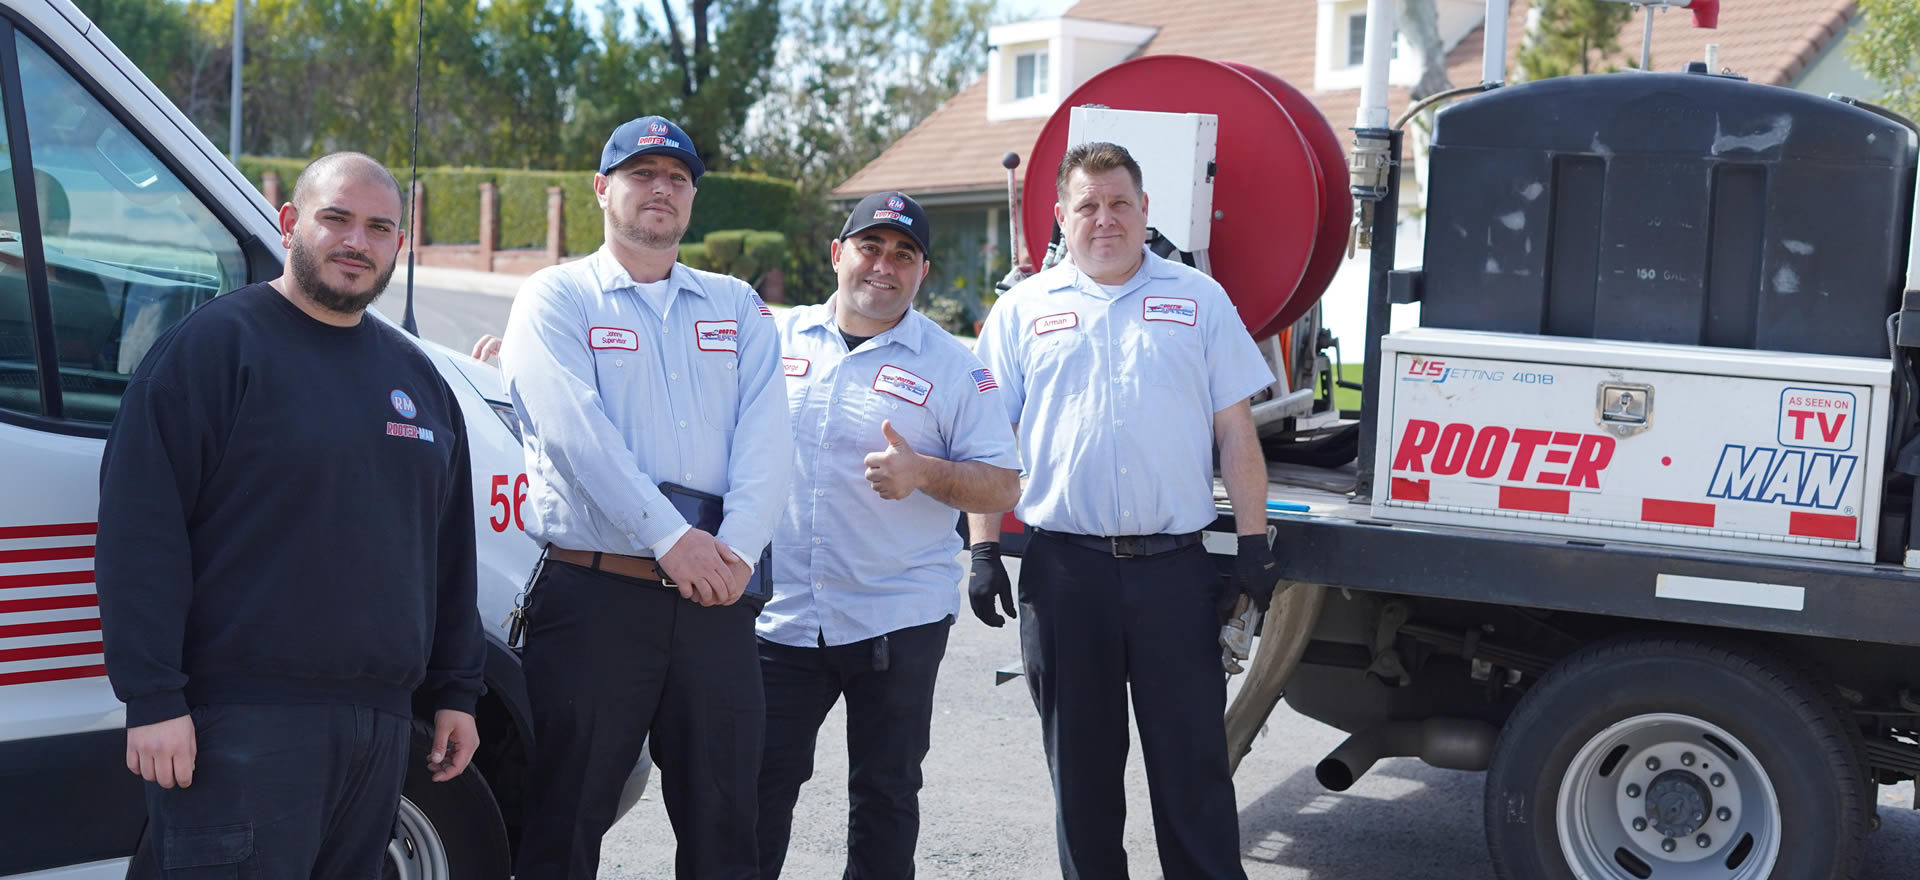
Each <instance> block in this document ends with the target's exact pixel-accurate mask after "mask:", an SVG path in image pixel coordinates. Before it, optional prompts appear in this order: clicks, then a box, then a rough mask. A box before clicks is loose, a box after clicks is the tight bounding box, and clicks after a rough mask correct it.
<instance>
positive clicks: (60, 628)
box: [0, 617, 100, 639]
mask: <svg viewBox="0 0 1920 880" xmlns="http://www.w3.org/2000/svg"><path fill="white" fill-rule="evenodd" d="M99 631H100V618H98V617H82V618H80V619H79V620H46V621H41V622H40V623H16V624H13V625H11V626H0V639H11V638H17V637H19V636H50V635H53V634H55V633H83V632H99Z"/></svg>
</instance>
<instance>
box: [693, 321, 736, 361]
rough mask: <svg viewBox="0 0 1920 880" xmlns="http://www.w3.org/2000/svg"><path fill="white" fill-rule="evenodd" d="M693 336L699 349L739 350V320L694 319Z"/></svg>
mask: <svg viewBox="0 0 1920 880" xmlns="http://www.w3.org/2000/svg"><path fill="white" fill-rule="evenodd" d="M693 338H694V340H695V341H696V342H697V343H698V344H699V346H700V350H701V351H731V352H734V353H735V354H738V353H739V352H740V322H739V321H695V322H693Z"/></svg>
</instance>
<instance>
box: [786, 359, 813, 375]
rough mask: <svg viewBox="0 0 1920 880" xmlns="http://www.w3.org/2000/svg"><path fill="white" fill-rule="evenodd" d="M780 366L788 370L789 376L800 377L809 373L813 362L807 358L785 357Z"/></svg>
mask: <svg viewBox="0 0 1920 880" xmlns="http://www.w3.org/2000/svg"><path fill="white" fill-rule="evenodd" d="M780 366H781V367H782V368H783V369H785V370H786V372H787V376H788V377H789V378H799V377H801V376H805V375H806V374H807V370H808V369H809V368H811V367H812V366H813V362H812V361H809V360H807V359H806V358H794V357H783V358H781V359H780Z"/></svg>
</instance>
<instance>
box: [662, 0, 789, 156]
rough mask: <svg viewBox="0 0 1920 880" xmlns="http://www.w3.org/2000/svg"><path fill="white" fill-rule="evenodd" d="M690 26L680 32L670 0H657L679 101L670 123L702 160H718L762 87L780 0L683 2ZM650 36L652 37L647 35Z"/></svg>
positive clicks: (776, 29)
mask: <svg viewBox="0 0 1920 880" xmlns="http://www.w3.org/2000/svg"><path fill="white" fill-rule="evenodd" d="M682 2H684V3H685V4H686V10H685V12H686V15H685V16H684V17H685V18H686V19H687V20H688V22H689V25H690V26H689V27H686V28H682V27H681V24H680V22H681V18H682V16H681V15H680V14H678V13H676V12H675V10H674V6H675V0H660V9H661V13H662V15H663V16H664V17H665V18H666V29H665V31H664V32H658V33H659V37H660V38H661V39H662V40H664V42H665V46H666V49H667V57H668V58H669V59H670V61H671V68H670V69H671V70H672V71H673V76H674V78H675V79H676V80H677V82H676V85H677V86H678V90H679V94H680V100H679V108H678V112H677V113H676V114H675V115H676V116H677V119H676V120H675V121H677V122H679V123H680V127H681V128H683V129H685V130H686V132H687V136H688V137H691V138H693V142H694V147H695V150H694V151H695V152H696V153H698V154H699V156H700V159H701V161H703V162H705V161H711V160H713V159H716V158H721V157H722V156H723V154H722V152H721V150H720V145H721V144H725V143H731V142H732V141H733V137H734V135H736V134H737V133H738V132H739V130H740V126H741V124H742V123H744V122H745V121H746V118H747V111H748V110H750V109H751V108H752V107H753V105H754V104H755V103H756V102H758V101H759V100H760V97H761V95H762V94H764V93H765V91H766V87H767V76H768V70H767V68H768V67H769V66H770V65H771V64H772V63H773V58H774V42H775V40H776V38H777V37H778V36H779V33H780V4H779V0H682ZM650 33H651V32H650Z"/></svg>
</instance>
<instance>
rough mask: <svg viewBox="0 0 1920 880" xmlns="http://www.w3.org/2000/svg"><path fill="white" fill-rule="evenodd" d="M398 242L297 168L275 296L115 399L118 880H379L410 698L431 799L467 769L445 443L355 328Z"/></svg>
mask: <svg viewBox="0 0 1920 880" xmlns="http://www.w3.org/2000/svg"><path fill="white" fill-rule="evenodd" d="M400 217H401V198H400V187H399V185H398V184H397V183H396V182H395V181H394V178H393V175H392V174H391V173H389V172H388V171H387V170H386V169H385V168H383V167H381V166H380V164H379V163H377V162H375V161H374V160H373V159H371V158H369V157H367V156H364V155H361V154H358V153H336V154H333V155H330V156H326V157H323V158H321V159H318V160H316V161H315V162H314V163H313V164H311V165H309V166H308V167H307V169H306V170H305V171H303V172H302V173H301V175H300V178H299V180H298V182H297V183H296V184H295V185H294V190H293V201H292V203H291V204H288V205H286V206H284V207H282V208H281V209H280V231H281V243H282V244H283V245H284V246H285V247H287V248H288V249H289V252H288V257H287V264H286V272H285V274H283V275H282V276H281V277H279V278H277V279H274V280H273V281H270V282H266V283H259V284H251V285H248V286H245V287H241V288H239V289H237V290H234V291H233V292H231V293H228V294H226V295H224V296H221V297H219V298H217V299H215V300H213V301H212V302H210V303H208V304H207V305H205V306H203V307H201V308H200V309H198V310H196V311H194V312H193V313H192V314H190V315H188V316H187V317H186V318H185V319H184V320H182V321H181V322H180V323H178V324H176V325H175V326H174V327H172V328H171V329H169V330H168V331H167V332H166V333H164V334H162V335H161V336H160V338H159V339H158V340H157V341H156V342H155V343H154V345H153V347H152V349H151V351H150V352H149V353H148V354H147V356H146V358H145V360H143V361H142V362H141V364H140V366H139V368H138V369H136V370H135V371H134V374H133V377H132V379H131V380H130V382H129V384H128V387H127V393H126V396H125V399H124V403H123V404H122V407H121V410H120V414H119V417H118V418H117V419H116V420H115V421H114V424H113V428H112V431H111V433H110V434H109V435H108V437H107V446H106V452H105V455H104V457H103V459H102V462H101V467H100V483H101V486H100V532H99V540H98V548H97V551H96V552H97V560H96V561H97V565H96V570H97V582H98V589H99V596H100V620H101V627H102V629H103V630H104V631H105V641H106V664H107V675H108V678H109V680H110V681H111V682H112V684H113V689H114V693H115V694H116V695H118V696H119V697H120V699H121V700H122V701H124V702H125V703H126V704H127V769H129V770H131V771H133V772H134V773H136V774H139V775H140V776H141V777H142V778H144V779H146V780H147V781H148V785H147V810H148V814H149V825H148V830H147V844H146V845H145V846H144V847H143V849H142V852H141V853H140V855H139V856H137V857H136V858H135V860H134V865H133V868H132V876H159V875H161V874H163V873H165V874H167V875H169V876H171V875H172V872H174V871H177V870H181V869H188V868H194V869H202V870H205V869H219V868H227V870H229V871H237V872H238V875H240V876H260V877H303V878H305V877H312V878H335V877H339V878H345V877H354V878H364V877H372V876H377V875H378V873H379V870H380V868H379V865H380V860H381V859H382V858H383V857H384V853H385V850H386V846H387V842H388V840H389V837H390V835H391V830H392V827H393V821H394V815H395V810H396V807H397V805H398V803H399V800H400V791H401V788H402V786H403V784H404V782H405V779H406V761H407V755H408V751H409V747H410V745H411V736H412V717H413V707H414V706H415V705H416V696H417V698H418V705H421V706H422V707H423V708H425V709H430V710H433V713H434V718H433V721H434V734H433V743H432V745H431V747H430V749H429V755H428V767H429V768H430V769H431V770H432V771H433V772H434V776H433V778H434V779H435V780H436V781H445V780H448V779H452V778H453V777H455V776H457V775H459V773H460V772H461V771H462V770H464V769H465V768H466V766H467V762H468V761H469V760H471V758H472V757H473V754H474V749H475V747H476V746H477V745H478V744H479V736H478V735H477V733H476V732H475V729H474V721H473V710H474V703H475V701H476V700H477V699H478V697H479V695H480V693H481V690H482V685H481V679H480V671H481V663H482V661H483V656H484V655H483V651H484V642H483V640H482V639H483V637H482V635H481V630H480V623H479V619H478V615H477V612H476V610H475V607H474V578H475V564H474V531H473V516H472V506H473V494H472V488H471V482H472V481H471V476H470V474H469V468H468V461H467V438H466V431H465V425H464V422H463V421H462V419H461V414H460V409H459V405H458V403H457V402H456V400H455V398H454V396H453V392H452V390H451V389H449V388H448V387H447V385H446V383H445V382H444V381H443V380H442V379H441V378H440V375H439V373H438V372H436V371H435V369H434V366H433V363H432V362H431V361H430V360H428V359H427V357H426V355H425V354H423V353H422V352H421V351H420V350H419V349H418V348H417V347H415V346H414V344H413V343H412V342H411V341H409V340H408V339H407V338H406V337H405V336H404V335H402V334H401V333H400V332H399V331H397V330H395V329H393V328H392V327H390V326H388V325H387V324H384V323H382V322H381V321H379V320H376V319H370V318H367V317H366V315H365V312H366V309H367V306H369V305H370V304H372V302H373V300H374V299H375V298H376V297H378V296H379V295H380V293H381V292H382V291H383V290H384V289H385V288H386V285H387V280H388V278H389V277H391V276H392V274H393V269H394V262H395V258H396V257H397V255H398V253H399V248H400V243H401V239H402V233H401V224H400ZM416 692H417V695H416ZM229 866H230V867H229Z"/></svg>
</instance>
